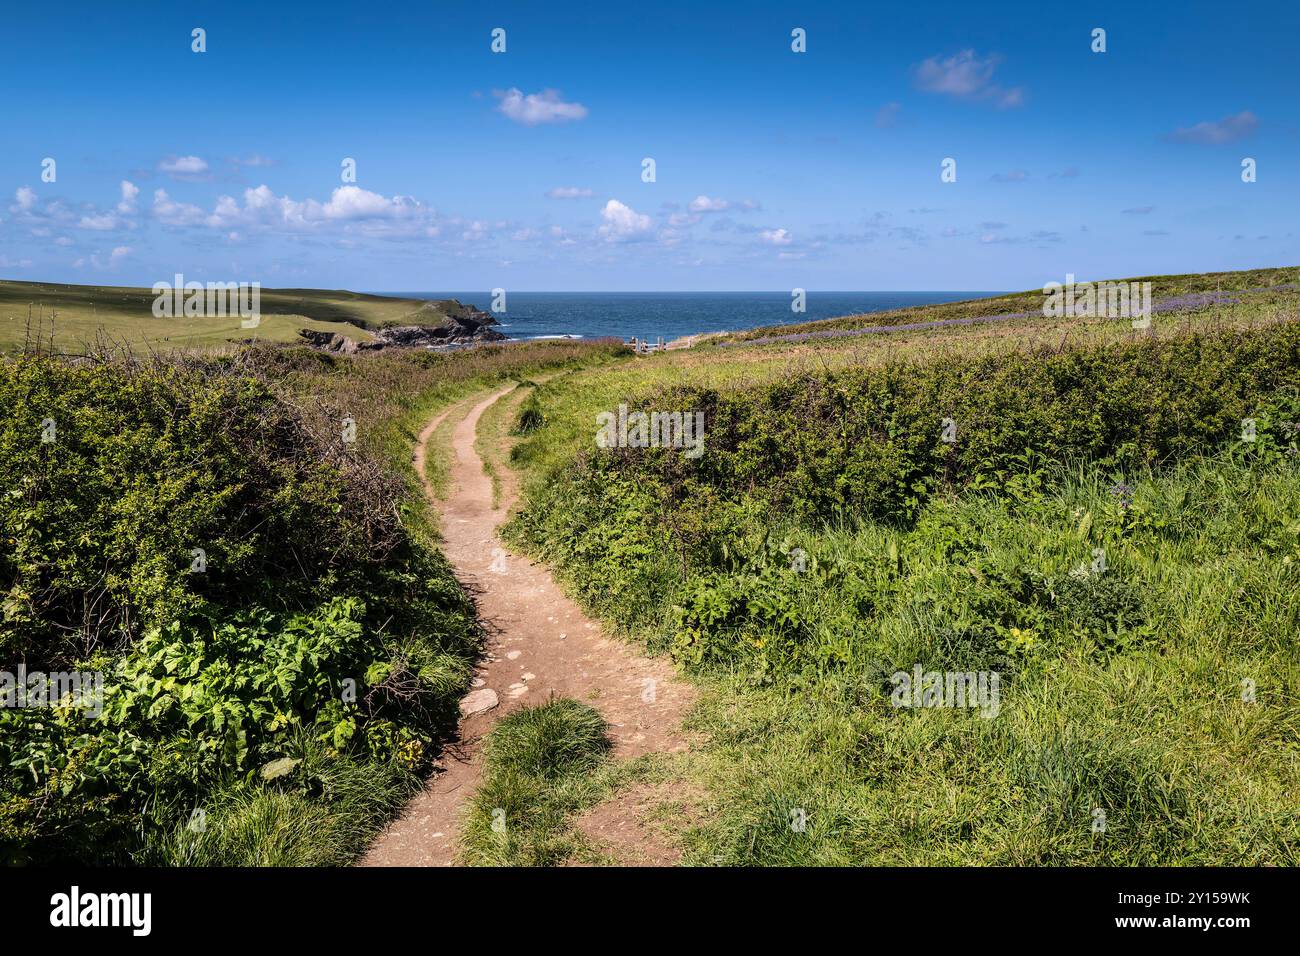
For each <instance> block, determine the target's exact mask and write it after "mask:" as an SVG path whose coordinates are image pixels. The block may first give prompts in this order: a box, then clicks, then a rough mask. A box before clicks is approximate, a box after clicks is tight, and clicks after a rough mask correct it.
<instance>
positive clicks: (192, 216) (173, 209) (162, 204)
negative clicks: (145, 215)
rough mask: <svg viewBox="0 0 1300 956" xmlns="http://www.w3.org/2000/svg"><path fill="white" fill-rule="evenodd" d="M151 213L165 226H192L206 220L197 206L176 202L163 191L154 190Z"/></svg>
mask: <svg viewBox="0 0 1300 956" xmlns="http://www.w3.org/2000/svg"><path fill="white" fill-rule="evenodd" d="M152 212H153V217H154V218H155V219H157V220H158V221H159V222H161V223H163V224H164V225H167V226H194V225H198V224H199V223H201V222H203V221H204V219H205V218H206V216H205V214H204V212H203V210H202V209H200V208H199V207H198V206H194V205H191V204H190V203H181V202H176V201H175V200H173V199H172V198H171V196H169V195H167V190H165V189H155V190H154V193H153V209H152Z"/></svg>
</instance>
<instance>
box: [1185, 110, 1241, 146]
mask: <svg viewBox="0 0 1300 956" xmlns="http://www.w3.org/2000/svg"><path fill="white" fill-rule="evenodd" d="M1258 128H1259V117H1257V116H1256V115H1255V114H1254V113H1252V112H1251V111H1250V110H1243V111H1242V112H1240V113H1238V114H1237V115H1236V116H1225V117H1224V118H1223V119H1221V120H1219V121H1218V122H1217V123H1209V122H1205V123H1197V124H1196V125H1195V126H1188V127H1183V128H1180V129H1176V130H1174V131H1173V132H1172V133H1170V134H1169V135H1168V136H1166V137H1165V138H1166V139H1168V140H1170V141H1172V142H1175V143H1205V144H1209V145H1218V144H1220V143H1231V142H1234V141H1236V140H1239V139H1245V138H1246V137H1248V136H1251V135H1252V134H1253V133H1254V132H1255V130H1257V129H1258Z"/></svg>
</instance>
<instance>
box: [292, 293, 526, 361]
mask: <svg viewBox="0 0 1300 956" xmlns="http://www.w3.org/2000/svg"><path fill="white" fill-rule="evenodd" d="M425 310H427V311H428V312H429V313H430V318H435V317H436V320H437V321H436V323H435V322H430V323H427V324H425V323H420V324H412V325H395V326H389V327H387V328H382V329H377V330H376V331H375V332H374V338H373V339H372V340H371V341H369V342H359V341H357V340H356V339H353V338H350V337H348V336H346V335H343V334H342V333H341V332H326V331H320V330H317V329H301V330H300V331H299V332H298V334H299V335H300V336H302V338H303V339H304V340H305V341H306V343H307V344H308V345H310V346H311V347H312V348H317V349H321V350H322V351H326V352H338V353H341V354H344V355H351V354H352V353H354V352H369V351H374V350H376V349H383V348H399V349H452V348H464V347H465V346H468V345H474V344H477V343H479V342H498V341H501V340H502V339H504V338H506V336H505V335H502V334H501V333H500V332H498V331H497V330H496V329H493V328H491V326H493V325H496V324H497V320H496V319H494V318H493V317H492V316H491V315H490V314H488V313H487V312H483V311H481V310H480V309H476V308H474V307H473V306H467V305H462V304H461V303H459V302H457V301H456V300H455V299H449V300H447V301H446V302H439V303H433V302H430V303H427V304H426V306H425ZM422 311H424V310H422ZM415 317H416V318H423V315H422V314H421V313H416V314H415Z"/></svg>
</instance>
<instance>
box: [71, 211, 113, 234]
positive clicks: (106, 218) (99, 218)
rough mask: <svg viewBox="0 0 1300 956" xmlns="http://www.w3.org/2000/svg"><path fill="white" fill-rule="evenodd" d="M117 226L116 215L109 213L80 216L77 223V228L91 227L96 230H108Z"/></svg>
mask: <svg viewBox="0 0 1300 956" xmlns="http://www.w3.org/2000/svg"><path fill="white" fill-rule="evenodd" d="M117 226H118V223H117V217H116V216H113V215H111V214H109V213H101V214H98V215H89V216H82V217H81V221H80V222H78V223H77V228H78V229H91V230H94V231H96V232H108V231H109V230H111V229H116V228H117Z"/></svg>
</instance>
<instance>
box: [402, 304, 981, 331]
mask: <svg viewBox="0 0 1300 956" xmlns="http://www.w3.org/2000/svg"><path fill="white" fill-rule="evenodd" d="M381 294H383V295H398V296H405V297H407V298H414V299H458V300H459V301H460V302H462V303H464V304H465V305H472V306H474V307H476V308H479V309H482V310H483V311H485V312H489V311H491V305H492V294H491V292H386V293H381ZM1002 294H1003V293H1000V292H808V293H807V294H806V299H805V306H806V310H805V311H804V312H802V313H796V312H793V311H792V310H791V308H790V305H791V293H789V292H507V294H506V302H505V305H506V309H505V312H504V313H494V314H495V315H496V319H497V321H498V322H500V323H501V324H500V325H499V326H498V328H499V330H500V331H501V332H503V333H504V334H505V335H507V336H509V337H510V338H512V339H545V338H583V339H586V338H600V337H603V336H615V337H617V338H620V339H623V340H624V341H627V340H629V339H632V338H634V337H635V338H637V339H639V340H642V341H650V342H656V341H658V340H659V339H660V338H662V339H663V340H664V342H670V341H672V340H673V339H676V338H681V337H682V336H684V335H696V334H699V333H702V332H739V331H742V330H745V329H752V328H756V327H758V326H763V325H790V324H792V323H797V322H811V321H813V320H816V319H830V318H836V317H838V316H842V315H857V314H858V313H863V312H884V311H886V310H888V309H898V308H902V307H904V306H910V305H934V304H937V303H940V302H956V301H959V300H961V299H977V298H984V297H988V296H995V295H1002Z"/></svg>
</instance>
